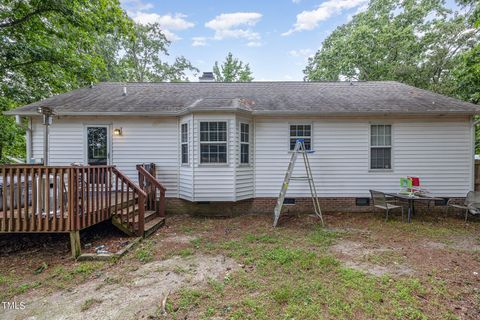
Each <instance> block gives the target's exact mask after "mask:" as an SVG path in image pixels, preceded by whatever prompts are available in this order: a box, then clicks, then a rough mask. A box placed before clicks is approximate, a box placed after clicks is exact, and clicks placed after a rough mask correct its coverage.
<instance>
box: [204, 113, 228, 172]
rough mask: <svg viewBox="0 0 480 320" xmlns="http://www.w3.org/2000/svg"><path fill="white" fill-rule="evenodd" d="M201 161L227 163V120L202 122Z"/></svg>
mask: <svg viewBox="0 0 480 320" xmlns="http://www.w3.org/2000/svg"><path fill="white" fill-rule="evenodd" d="M200 163H227V122H226V121H201V122H200Z"/></svg>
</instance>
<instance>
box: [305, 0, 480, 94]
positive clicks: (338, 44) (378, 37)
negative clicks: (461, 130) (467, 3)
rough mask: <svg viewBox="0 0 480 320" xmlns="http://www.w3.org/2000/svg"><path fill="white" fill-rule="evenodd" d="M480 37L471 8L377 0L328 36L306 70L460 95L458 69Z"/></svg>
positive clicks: (429, 0)
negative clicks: (453, 9)
mask: <svg viewBox="0 0 480 320" xmlns="http://www.w3.org/2000/svg"><path fill="white" fill-rule="evenodd" d="M469 12H470V11H469ZM478 40H479V35H478V32H477V31H476V30H474V29H472V21H471V19H470V13H467V14H462V13H460V12H454V13H452V12H450V11H449V10H448V9H447V8H446V7H445V5H444V3H443V1H441V0H372V1H370V3H369V6H368V9H367V10H366V11H365V12H362V13H359V14H357V15H355V16H354V17H353V19H352V20H351V21H350V22H349V23H347V24H345V25H342V26H340V27H338V28H337V29H336V30H335V31H334V32H333V33H332V34H331V35H330V36H329V37H327V38H326V39H325V41H324V42H323V44H322V48H321V49H320V50H319V51H318V52H317V53H316V54H315V56H314V57H312V58H310V59H309V62H308V65H307V67H306V68H305V70H304V73H305V77H306V79H308V80H339V79H343V78H346V79H352V80H396V81H400V82H403V83H407V84H410V85H414V86H417V87H420V88H426V89H430V90H433V91H435V92H440V93H444V94H449V95H453V96H455V95H456V92H454V90H452V89H454V88H455V86H452V83H455V77H454V70H455V68H456V67H457V66H458V63H459V61H460V60H461V59H462V55H463V54H464V53H465V52H468V51H469V50H470V49H471V48H473V47H474V45H475V44H477V43H478ZM477 89H478V88H477ZM477 91H478V90H477Z"/></svg>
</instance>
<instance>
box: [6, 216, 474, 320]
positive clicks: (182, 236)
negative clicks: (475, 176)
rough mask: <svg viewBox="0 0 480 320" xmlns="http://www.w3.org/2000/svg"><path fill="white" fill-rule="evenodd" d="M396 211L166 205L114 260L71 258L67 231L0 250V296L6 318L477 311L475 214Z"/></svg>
mask: <svg viewBox="0 0 480 320" xmlns="http://www.w3.org/2000/svg"><path fill="white" fill-rule="evenodd" d="M400 220H401V219H399V218H398V217H392V219H389V221H388V222H386V223H385V222H384V219H383V217H382V215H380V214H368V213H367V214H328V215H325V221H326V224H327V228H322V227H321V225H320V223H319V222H318V220H317V219H314V218H312V217H310V216H307V215H298V216H292V217H291V218H290V219H288V220H284V221H283V222H282V223H281V224H280V225H279V227H278V228H272V227H271V223H272V218H271V216H266V215H244V216H241V217H235V218H230V219H208V218H205V217H195V216H188V215H183V216H180V215H179V216H169V217H168V219H167V224H166V226H164V227H163V228H161V229H159V230H158V231H157V232H156V233H155V234H153V235H152V236H151V237H149V238H148V239H145V240H144V241H143V242H142V243H140V244H139V245H138V246H137V247H135V248H134V249H133V250H132V251H131V252H129V253H127V255H126V256H124V257H122V258H121V259H119V260H118V261H114V262H103V263H93V262H74V261H72V260H71V259H70V258H69V252H68V240H67V247H66V248H63V249H61V250H60V249H59V248H57V247H56V246H53V247H48V249H46V248H44V247H43V244H39V243H38V242H37V243H36V244H31V246H29V247H28V252H30V253H28V254H26V255H25V254H23V255H22V253H23V251H21V250H20V251H17V252H16V253H15V254H9V255H3V256H2V255H1V254H0V266H1V267H0V298H4V299H6V300H8V301H20V299H25V300H26V301H25V302H27V309H26V310H24V311H22V313H19V312H18V311H16V312H15V313H9V314H8V316H7V317H6V318H10V316H17V315H25V316H27V315H29V314H31V313H29V312H31V310H37V311H38V312H39V315H38V316H37V319H55V317H60V315H62V316H63V318H67V317H68V315H69V314H72V316H71V317H70V318H71V319H98V318H101V319H114V318H115V319H142V318H143V319H149V318H150V319H163V318H165V319H285V318H289V319H291V318H295V319H312V320H313V319H315V320H316V319H319V318H324V319H341V318H343V319H376V318H380V319H425V318H431V319H452V318H458V319H480V311H479V310H480V275H479V274H480V250H478V245H479V243H478V242H479V241H480V239H479V236H478V235H479V234H480V223H478V222H476V221H473V220H472V222H471V223H470V224H469V225H467V226H465V225H464V224H463V220H462V219H461V218H454V217H450V218H448V219H444V218H441V217H440V218H438V219H437V218H436V217H433V218H431V217H429V216H422V215H417V216H416V217H415V219H414V221H413V222H412V223H411V224H408V223H405V222H401V221H400ZM98 241H104V240H103V239H99V240H98ZM50 249H51V250H50ZM62 257H63V259H62ZM43 261H45V262H46V263H47V265H48V267H46V268H45V269H44V271H41V272H39V273H36V271H35V270H36V269H37V268H38V267H39V266H42V265H43V264H42V262H43ZM19 266H21V267H19ZM405 270H407V271H408V272H405ZM57 283H59V284H61V285H57ZM169 290H171V291H170V294H169V296H168V299H167V301H166V306H165V308H166V311H167V315H166V316H165V315H163V316H162V315H160V313H161V309H162V308H161V306H162V301H163V299H164V297H165V296H166V293H167V292H168V291H169ZM2 294H3V296H1V295H2ZM0 300H1V299H0ZM44 303H46V305H45V306H43V304H44ZM57 303H58V304H57ZM30 308H33V309H30ZM52 310H53V311H52ZM2 312H3V310H0V318H3V314H2ZM66 313H67V314H66ZM52 315H53V317H52ZM122 317H124V318H122ZM13 318H14V319H15V317H13ZM18 318H20V319H22V317H20V316H19V317H18Z"/></svg>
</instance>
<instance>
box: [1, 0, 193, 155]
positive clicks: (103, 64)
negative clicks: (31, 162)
mask: <svg viewBox="0 0 480 320" xmlns="http://www.w3.org/2000/svg"><path fill="white" fill-rule="evenodd" d="M168 45H169V42H168V41H167V40H166V39H165V36H164V35H163V34H162V32H161V30H160V28H159V26H158V25H147V26H140V25H135V24H134V23H133V21H132V20H131V19H130V18H129V17H128V16H127V14H126V13H125V11H123V9H122V8H121V6H120V2H119V0H93V1H90V0H25V1H16V0H4V1H2V4H1V10H0V79H1V83H0V111H1V112H2V113H3V112H4V111H7V110H10V109H12V108H15V107H18V106H21V105H24V104H28V103H31V102H34V101H38V100H41V99H43V98H46V97H49V96H52V95H54V94H59V93H64V92H66V91H70V90H73V89H76V88H79V87H82V86H86V85H88V84H90V83H94V82H98V81H185V80H186V79H187V78H186V72H187V71H198V70H197V69H196V68H194V67H193V66H192V65H191V64H190V62H189V61H188V60H187V59H185V58H184V57H178V58H176V60H175V62H174V63H173V64H168V63H166V62H164V61H162V60H161V59H160V57H163V56H167V55H168V51H167V48H168ZM23 134H24V132H23V130H22V129H18V128H16V126H15V123H14V119H12V117H5V116H3V115H0V163H1V162H6V161H7V160H6V157H5V156H6V155H9V156H15V157H23V156H24V152H25V151H24V150H25V147H24V144H25V142H24V141H23V140H24V139H23Z"/></svg>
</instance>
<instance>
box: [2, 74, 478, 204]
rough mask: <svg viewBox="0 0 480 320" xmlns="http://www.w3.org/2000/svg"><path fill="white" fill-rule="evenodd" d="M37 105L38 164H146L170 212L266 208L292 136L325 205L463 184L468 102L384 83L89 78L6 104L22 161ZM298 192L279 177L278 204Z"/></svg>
mask: <svg viewBox="0 0 480 320" xmlns="http://www.w3.org/2000/svg"><path fill="white" fill-rule="evenodd" d="M39 107H48V108H51V110H53V113H54V115H53V121H52V123H51V125H50V126H49V128H48V130H49V131H48V132H49V139H48V142H49V143H48V164H49V165H69V164H71V163H82V164H89V165H95V164H113V165H115V166H116V167H117V168H118V169H119V170H121V171H123V172H124V173H126V175H128V176H129V177H130V178H131V179H132V180H134V181H136V179H137V171H136V168H135V165H136V164H140V163H155V164H156V170H157V178H158V180H159V181H160V182H162V183H163V184H164V185H165V186H166V188H167V191H166V197H167V210H171V211H182V210H189V211H190V210H193V209H194V208H197V209H198V208H207V209H208V210H210V209H212V208H214V207H216V208H220V209H222V210H230V209H232V208H239V209H240V210H251V211H265V212H273V207H274V205H275V201H276V198H277V196H278V193H279V191H280V188H281V185H282V182H283V178H284V175H285V171H286V169H287V165H288V161H289V159H290V155H291V150H292V149H293V147H294V144H295V141H296V139H298V138H302V139H305V140H304V141H305V144H306V147H307V148H308V149H311V150H313V151H315V152H314V153H312V154H310V164H311V167H312V171H313V174H314V179H315V184H316V187H317V192H318V195H319V197H320V198H321V200H322V201H321V204H322V206H323V209H324V210H327V211H328V210H332V211H333V210H342V211H355V210H365V207H362V205H365V204H366V203H365V201H359V199H360V198H361V199H360V200H365V198H367V197H369V189H378V190H382V191H389V192H396V191H398V190H399V178H400V177H406V176H418V177H420V179H421V183H422V185H423V186H424V187H425V188H427V189H428V190H430V191H431V192H432V193H433V194H434V195H436V196H439V197H448V198H451V197H464V196H465V194H466V193H467V192H468V191H469V190H472V189H473V186H474V145H475V136H474V115H476V114H478V113H479V112H480V106H477V105H474V104H470V103H467V102H464V101H460V100H457V99H453V98H450V97H446V96H443V95H440V94H436V93H433V92H430V91H426V90H422V89H418V88H415V87H412V86H408V85H405V84H402V83H398V82H394V81H365V82H362V81H359V82H251V83H216V82H190V83H99V84H96V85H92V86H90V87H86V88H82V89H78V90H73V91H71V92H68V93H65V94H60V95H56V96H53V97H51V98H48V99H45V100H42V101H39V102H35V103H32V104H29V105H26V106H23V107H20V108H17V109H15V110H13V111H10V112H8V114H11V115H19V116H22V117H24V118H25V117H26V118H28V128H29V130H27V155H28V160H29V161H41V159H42V158H43V144H44V141H45V140H44V132H45V126H44V125H43V123H42V117H41V115H40V114H39V113H38V112H37V109H38V108H39ZM296 170H297V171H299V172H302V171H303V170H304V167H303V166H302V163H300V164H299V165H298V166H297V168H296ZM300 175H301V174H300ZM309 196H310V192H309V188H308V184H307V182H305V181H292V182H291V184H290V187H289V191H288V194H287V197H288V198H292V199H295V200H296V202H295V200H294V201H290V203H292V202H294V203H296V206H298V208H302V206H304V205H307V204H310V201H309ZM306 200H308V201H306ZM225 202H227V203H229V204H228V205H225ZM367 204H368V202H367ZM294 207H295V205H294V206H292V207H291V208H294Z"/></svg>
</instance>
